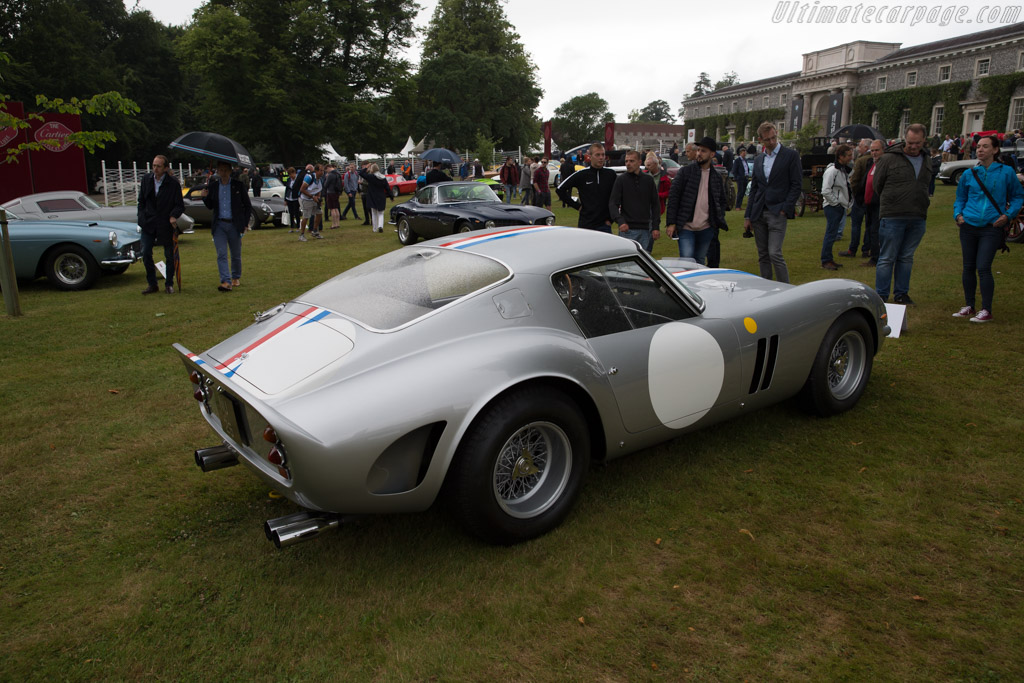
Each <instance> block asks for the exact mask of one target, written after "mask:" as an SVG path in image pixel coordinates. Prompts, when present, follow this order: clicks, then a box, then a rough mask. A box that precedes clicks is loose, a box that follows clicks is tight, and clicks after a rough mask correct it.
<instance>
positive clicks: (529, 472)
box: [493, 422, 572, 518]
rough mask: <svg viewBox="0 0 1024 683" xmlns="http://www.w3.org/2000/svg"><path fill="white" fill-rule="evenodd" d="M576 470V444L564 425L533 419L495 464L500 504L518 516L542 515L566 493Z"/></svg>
mask: <svg viewBox="0 0 1024 683" xmlns="http://www.w3.org/2000/svg"><path fill="white" fill-rule="evenodd" d="M571 471H572V447H571V445H570V443H569V438H568V437H567V436H566V434H565V432H564V431H562V429H561V428H560V427H558V426H557V425H555V424H552V423H550V422H532V423H530V424H528V425H526V426H524V427H522V428H521V429H519V430H518V431H517V432H516V433H515V434H513V435H512V436H511V437H509V439H508V440H507V441H506V442H505V444H504V445H503V446H502V448H501V451H500V453H499V454H498V458H497V461H496V462H495V465H494V473H493V490H494V497H495V500H497V502H498V505H499V506H500V507H501V508H502V510H503V511H504V512H506V513H507V514H509V515H511V516H513V517H517V518H527V517H535V516H537V515H539V514H542V513H543V512H544V511H545V510H547V509H548V508H549V507H551V505H553V504H554V503H555V502H556V501H557V500H558V499H559V497H560V496H561V495H562V492H563V490H564V489H565V486H566V482H567V481H568V479H569V474H570V472H571Z"/></svg>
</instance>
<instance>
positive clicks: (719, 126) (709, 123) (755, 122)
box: [684, 107, 786, 140]
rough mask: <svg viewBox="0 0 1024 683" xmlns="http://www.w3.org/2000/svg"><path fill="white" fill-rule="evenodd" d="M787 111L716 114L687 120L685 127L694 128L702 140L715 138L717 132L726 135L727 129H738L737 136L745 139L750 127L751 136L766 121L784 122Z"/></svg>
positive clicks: (778, 109)
mask: <svg viewBox="0 0 1024 683" xmlns="http://www.w3.org/2000/svg"><path fill="white" fill-rule="evenodd" d="M785 119H786V110H785V109H783V108H781V107H775V108H773V109H757V110H754V111H738V112H733V113H732V114H716V115H714V116H703V117H701V118H699V119H686V121H684V125H685V126H686V127H687V128H693V129H694V134H695V135H696V137H697V139H698V140H700V139H701V138H702V137H704V136H705V135H707V136H710V137H715V131H716V130H718V131H720V132H721V133H723V134H724V133H725V131H726V129H727V128H730V127H732V126H735V127H736V135H737V136H739V137H741V138H742V137H743V131H744V130H745V129H746V127H747V125H748V124H749V125H750V131H751V135H753V134H754V131H756V130H757V127H758V126H760V125H761V124H762V123H763V122H765V121H784V120H785Z"/></svg>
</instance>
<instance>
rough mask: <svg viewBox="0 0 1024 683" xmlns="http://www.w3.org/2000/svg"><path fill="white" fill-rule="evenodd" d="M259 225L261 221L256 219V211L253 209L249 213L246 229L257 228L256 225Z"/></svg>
mask: <svg viewBox="0 0 1024 683" xmlns="http://www.w3.org/2000/svg"><path fill="white" fill-rule="evenodd" d="M258 225H259V223H258V222H257V221H256V211H255V210H253V211H252V212H251V213H250V214H249V225H248V226H247V227H246V230H255V229H256V226H258Z"/></svg>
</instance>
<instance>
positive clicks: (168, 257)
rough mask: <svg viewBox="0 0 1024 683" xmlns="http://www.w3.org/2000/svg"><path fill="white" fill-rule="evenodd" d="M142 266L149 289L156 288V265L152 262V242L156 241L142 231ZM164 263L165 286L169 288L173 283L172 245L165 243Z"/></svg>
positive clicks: (152, 236) (153, 236)
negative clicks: (144, 268) (144, 269)
mask: <svg viewBox="0 0 1024 683" xmlns="http://www.w3.org/2000/svg"><path fill="white" fill-rule="evenodd" d="M141 237H142V265H144V266H145V267H146V282H147V283H148V284H149V286H150V287H156V275H157V271H156V263H154V262H153V246H154V244H153V242H154V240H155V239H156V236H155V235H150V234H149V233H147V232H146V231H145V230H143V231H142V235H141ZM164 263H165V264H166V266H167V269H166V270H165V271H164V272H165V273H166V274H167V286H168V287H170V286H171V283H172V282H173V281H174V244H173V243H170V242H169V243H167V244H165V245H164Z"/></svg>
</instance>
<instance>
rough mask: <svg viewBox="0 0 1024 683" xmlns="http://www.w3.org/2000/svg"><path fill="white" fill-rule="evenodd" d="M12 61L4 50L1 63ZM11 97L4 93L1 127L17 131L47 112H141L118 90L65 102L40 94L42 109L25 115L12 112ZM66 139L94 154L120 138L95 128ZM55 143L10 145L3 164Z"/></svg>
mask: <svg viewBox="0 0 1024 683" xmlns="http://www.w3.org/2000/svg"><path fill="white" fill-rule="evenodd" d="M10 63H11V58H10V55H8V54H7V53H5V52H0V64H2V65H6V64H10ZM0 80H3V74H2V73H0ZM9 100H10V97H8V96H7V95H5V94H4V93H0V130H2V129H4V128H8V127H10V128H14V129H15V130H24V129H26V128H29V127H30V126H31V125H32V123H31V122H32V121H42V120H43V117H42V116H41V114H42V113H43V112H48V111H52V112H57V113H60V114H92V115H94V116H109V115H111V114H116V113H120V114H126V115H130V114H134V113H137V112H138V111H139V106H138V105H137V104H135V103H134V102H132V101H131V100H130V99H128V98H126V97H123V96H122V95H121V94H120V93H117V92H113V91H111V92H106V93H102V94H100V95H93V96H92V97H87V98H85V99H79V98H77V97H72V98H71V99H69V100H67V101H65V100H63V99H61V98H50V97H47V96H45V95H36V96H35V98H34V101H35V104H36V107H38V108H39V111H38V112H33V113H28V114H25V115H24V117H18V116H15V115H14V114H11V113H10V112H9V111H8V110H7V105H6V102H8V101H9ZM66 140H67V141H68V142H70V143H71V144H73V145H75V146H76V147H80V148H82V149H84V150H86V151H87V152H90V153H92V152H93V151H95V150H96V149H102V148H103V147H105V146H106V143H107V142H112V141H115V140H117V136H116V135H115V134H114V133H113V132H111V131H108V130H94V131H86V130H83V131H81V132H78V133H70V134H68V136H67V138H66ZM56 144H57V143H56V142H55V141H54V142H49V141H45V142H38V141H35V140H30V141H28V142H23V143H21V144H19V145H17V146H15V147H8V148H7V154H6V157H5V158H0V164H2V163H9V162H12V161H16V160H17V158H18V157H19V156H21V154H23V153H24V152H29V151H44V150H46V149H47V146H48V145H56Z"/></svg>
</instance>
